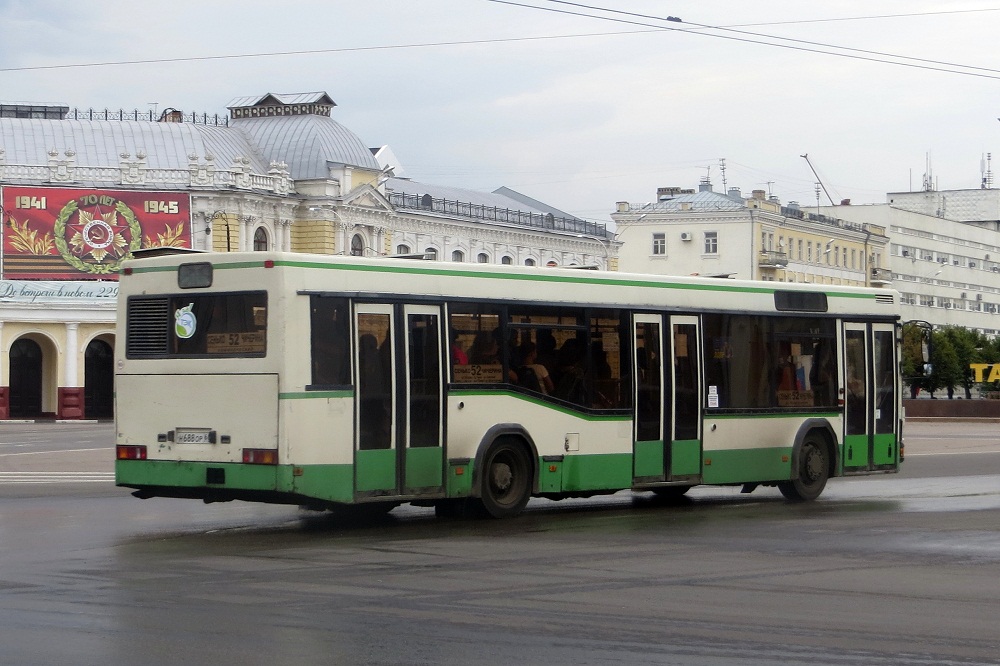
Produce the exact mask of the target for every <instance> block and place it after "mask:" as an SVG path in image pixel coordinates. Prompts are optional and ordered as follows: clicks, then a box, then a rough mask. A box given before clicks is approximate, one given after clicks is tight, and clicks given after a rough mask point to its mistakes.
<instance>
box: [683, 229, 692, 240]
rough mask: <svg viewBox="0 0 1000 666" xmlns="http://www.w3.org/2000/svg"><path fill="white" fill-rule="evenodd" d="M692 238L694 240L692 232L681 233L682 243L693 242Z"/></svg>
mask: <svg viewBox="0 0 1000 666" xmlns="http://www.w3.org/2000/svg"><path fill="white" fill-rule="evenodd" d="M691 238H692V236H691V232H690V231H682V232H681V240H682V241H689V240H691Z"/></svg>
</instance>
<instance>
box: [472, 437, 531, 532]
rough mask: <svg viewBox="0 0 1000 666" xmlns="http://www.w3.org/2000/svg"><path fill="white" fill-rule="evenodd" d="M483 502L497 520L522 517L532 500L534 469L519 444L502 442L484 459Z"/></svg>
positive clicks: (504, 440) (496, 444)
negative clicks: (526, 506) (518, 515)
mask: <svg viewBox="0 0 1000 666" xmlns="http://www.w3.org/2000/svg"><path fill="white" fill-rule="evenodd" d="M482 469H483V473H482V479H481V483H482V486H481V488H480V493H481V494H480V501H481V502H482V505H483V508H484V509H485V510H486V513H488V514H489V515H491V516H493V517H494V518H510V517H512V516H516V515H517V514H519V513H521V510H522V509H524V507H525V505H526V504H527V503H528V499H529V498H530V497H531V486H532V478H531V475H532V470H533V468H532V465H531V459H530V458H529V457H528V453H527V451H526V450H525V448H524V446H522V445H521V444H520V443H519V442H517V441H516V440H511V439H499V440H497V441H496V442H495V443H494V444H493V445H492V446H491V447H490V449H489V451H487V452H486V456H485V457H484V458H483V468H482Z"/></svg>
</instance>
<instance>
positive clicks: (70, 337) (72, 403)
mask: <svg viewBox="0 0 1000 666" xmlns="http://www.w3.org/2000/svg"><path fill="white" fill-rule="evenodd" d="M79 329H80V324H79V323H77V322H66V349H65V351H64V352H63V353H64V355H65V358H64V359H63V374H64V375H65V381H64V384H65V386H60V387H59V407H58V410H57V412H56V414H57V416H58V418H61V419H82V418H83V409H84V404H83V387H82V386H80V378H79V361H78V359H79V355H80V353H79V342H78V340H77V333H78V332H79Z"/></svg>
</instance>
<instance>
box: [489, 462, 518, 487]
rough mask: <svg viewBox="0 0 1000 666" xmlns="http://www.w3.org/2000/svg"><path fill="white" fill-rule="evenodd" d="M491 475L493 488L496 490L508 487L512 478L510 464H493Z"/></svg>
mask: <svg viewBox="0 0 1000 666" xmlns="http://www.w3.org/2000/svg"><path fill="white" fill-rule="evenodd" d="M491 477H492V481H493V487H494V488H496V489H497V490H507V489H508V488H510V482H511V479H513V478H514V475H513V474H512V473H511V471H510V465H507V464H505V463H498V464H496V465H493V469H492V470H491Z"/></svg>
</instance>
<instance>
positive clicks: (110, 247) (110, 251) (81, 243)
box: [52, 200, 142, 275]
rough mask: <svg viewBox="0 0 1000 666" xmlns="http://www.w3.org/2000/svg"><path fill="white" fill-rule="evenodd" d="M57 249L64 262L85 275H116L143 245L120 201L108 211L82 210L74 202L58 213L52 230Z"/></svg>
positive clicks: (136, 222) (133, 220) (129, 212)
mask: <svg viewBox="0 0 1000 666" xmlns="http://www.w3.org/2000/svg"><path fill="white" fill-rule="evenodd" d="M52 231H53V235H54V236H55V245H56V249H57V250H59V254H61V255H62V258H63V259H65V260H66V262H67V263H68V264H69V265H70V266H72V267H73V268H75V269H77V270H78V271H82V272H84V273H92V274H94V275H107V274H110V273H115V272H117V270H118V267H119V266H120V265H121V263H122V261H123V260H125V259H126V258H127V257H128V256H129V255H130V254H131V253H132V252H133V251H134V250H138V249H139V248H140V247H141V245H142V228H141V227H140V226H139V220H137V219H136V217H135V213H133V212H132V210H131V209H130V208H129V207H128V206H127V205H125V202H123V201H115V203H114V206H113V207H111V208H110V209H104V208H102V207H100V206H95V207H93V208H90V209H88V210H81V209H80V206H79V204H78V203H77V202H76V201H75V200H74V201H70V202H68V203H67V204H66V205H65V206H63V207H62V210H60V211H59V215H58V217H56V221H55V225H54V227H53V230H52Z"/></svg>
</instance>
